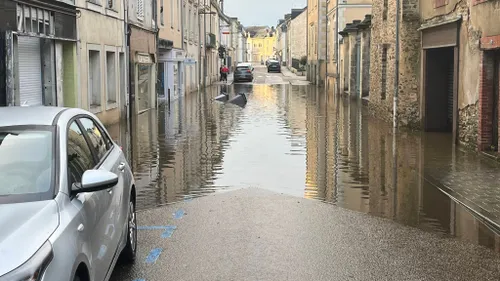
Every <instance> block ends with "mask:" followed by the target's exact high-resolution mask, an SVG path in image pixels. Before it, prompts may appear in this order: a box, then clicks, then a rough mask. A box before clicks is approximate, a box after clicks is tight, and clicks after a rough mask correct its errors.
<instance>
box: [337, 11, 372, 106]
mask: <svg viewBox="0 0 500 281" xmlns="http://www.w3.org/2000/svg"><path fill="white" fill-rule="evenodd" d="M370 25H371V15H366V16H365V19H364V20H363V21H361V20H355V21H353V22H352V23H348V24H347V25H346V27H345V28H344V30H342V31H341V32H340V35H341V36H342V51H341V56H340V57H339V60H340V64H341V65H342V67H341V68H340V71H339V73H340V75H339V78H340V81H341V85H340V87H341V88H340V89H341V90H342V93H344V94H347V95H348V96H350V97H352V98H359V99H361V98H367V97H368V96H369V94H370V37H371V29H370Z"/></svg>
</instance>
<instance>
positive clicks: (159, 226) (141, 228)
mask: <svg viewBox="0 0 500 281" xmlns="http://www.w3.org/2000/svg"><path fill="white" fill-rule="evenodd" d="M168 227H171V226H169V225H158V226H138V227H137V230H164V229H167V228H168Z"/></svg>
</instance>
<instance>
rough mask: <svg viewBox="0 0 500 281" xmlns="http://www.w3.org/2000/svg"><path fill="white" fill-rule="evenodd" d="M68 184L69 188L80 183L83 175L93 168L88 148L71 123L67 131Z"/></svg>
mask: <svg viewBox="0 0 500 281" xmlns="http://www.w3.org/2000/svg"><path fill="white" fill-rule="evenodd" d="M67 153H68V183H69V187H70V188H71V186H72V185H73V184H74V183H79V182H81V181H82V176H83V173H84V172H85V171H87V170H91V169H93V168H94V166H95V162H94V158H93V156H92V152H91V151H90V147H89V145H88V143H87V141H86V140H85V137H84V135H83V132H82V130H80V127H78V124H77V123H76V122H75V121H73V123H71V126H70V127H69V129H68V148H67Z"/></svg>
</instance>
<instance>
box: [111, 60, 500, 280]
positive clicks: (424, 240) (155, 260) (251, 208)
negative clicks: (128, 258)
mask: <svg viewBox="0 0 500 281" xmlns="http://www.w3.org/2000/svg"><path fill="white" fill-rule="evenodd" d="M304 84H306V83H305V82H304V79H303V78H297V77H293V76H291V75H289V73H285V75H284V74H274V73H273V74H268V73H266V72H265V71H264V69H263V68H260V67H257V69H256V75H255V80H254V82H253V83H241V84H236V85H233V87H234V90H233V92H239V91H247V92H249V93H250V95H251V96H250V100H249V103H251V104H250V106H249V107H247V108H246V109H241V108H235V107H230V106H228V105H214V104H212V103H209V105H207V102H206V101H205V102H204V101H203V100H200V99H198V98H196V100H195V98H192V99H193V100H192V101H189V100H188V99H186V100H179V101H178V102H177V106H178V108H177V109H176V108H174V109H170V108H169V109H170V110H173V111H176V110H177V111H178V112H181V113H180V114H184V115H186V116H190V118H189V119H186V121H184V123H182V122H180V121H175V122H169V121H168V120H172V119H174V118H177V116H175V115H174V116H173V117H168V116H164V115H161V114H162V113H160V114H159V115H151V116H148V115H143V116H142V117H140V118H143V119H145V121H144V120H143V121H140V122H139V124H141V125H140V126H139V128H140V130H141V131H140V132H142V133H138V134H133V135H136V136H138V138H137V139H136V140H133V141H132V142H133V143H134V144H135V146H134V147H135V148H134V150H133V154H134V155H131V156H130V159H132V164H133V166H134V171H135V176H136V181H137V184H138V186H139V188H140V190H139V193H140V197H139V198H138V200H139V201H138V208H139V209H140V212H139V214H138V224H139V226H140V230H139V236H138V239H139V245H138V247H139V251H138V256H137V260H136V262H135V264H134V265H133V266H124V265H117V267H116V268H115V271H114V273H113V276H112V278H111V280H112V281H118V280H120V281H129V280H130V281H154V280H498V279H499V278H500V277H499V276H500V256H499V255H498V254H497V253H495V252H494V251H492V250H490V249H488V248H491V249H497V248H499V247H500V246H499V245H500V239H499V237H498V235H496V234H492V233H491V231H490V230H488V229H487V228H485V227H484V226H483V225H481V224H480V223H478V222H477V221H476V220H475V218H473V217H472V216H471V215H470V214H469V213H468V212H467V211H466V210H464V209H463V208H462V207H460V206H459V205H457V204H456V203H455V202H453V200H450V199H449V198H448V197H447V196H445V195H444V194H443V193H441V192H440V191H439V190H437V189H436V188H435V187H434V186H429V185H426V184H424V185H418V184H416V183H417V182H421V181H418V175H416V174H415V171H417V172H418V171H419V170H418V169H419V165H420V164H418V163H419V161H417V160H418V159H419V157H422V156H419V155H421V154H423V153H415V147H419V145H420V142H421V141H420V139H419V138H416V137H414V136H411V135H407V134H402V135H401V136H399V137H398V140H393V141H398V147H399V148H398V154H397V158H396V159H397V161H399V162H402V163H404V165H406V166H408V167H407V169H406V171H405V170H400V169H399V168H401V165H393V164H391V165H390V160H391V158H392V157H391V154H390V153H389V152H388V151H386V149H385V147H390V146H392V145H391V139H390V138H389V137H388V136H389V135H390V132H385V131H386V126H384V125H381V123H379V122H376V121H368V119H367V118H366V117H362V116H364V115H362V113H361V111H360V110H354V108H352V109H351V107H350V106H348V107H347V108H346V107H343V109H342V107H341V108H340V110H338V109H337V110H336V111H335V112H338V113H335V114H336V117H335V118H332V120H339V121H338V122H337V121H335V122H330V123H329V121H328V120H326V121H325V120H324V118H325V115H329V113H328V112H327V111H326V110H327V109H325V108H323V107H322V105H321V104H322V103H323V102H322V101H321V100H313V101H312V102H310V101H311V98H308V102H307V103H306V102H303V99H304V98H303V97H302V96H298V95H297V94H296V93H295V91H297V89H299V90H300V89H302V90H304V88H300V87H303V86H296V85H304ZM287 85H290V86H287ZM283 87H294V88H290V90H291V94H290V95H289V94H286V96H283V94H280V93H281V91H282V89H283V90H285V88H283ZM297 87H299V88H297ZM214 91H215V92H214V93H210V94H209V95H211V96H214V97H215V96H217V94H218V92H219V88H215V90H214ZM232 94H233V95H234V93H232ZM252 95H253V96H252ZM294 96H295V98H293V97H294ZM283 97H286V98H287V101H286V102H283V101H282V98H283ZM288 99H289V100H288ZM315 99H318V97H316V98H315ZM273 103H276V104H278V106H277V107H273V106H271V104H273ZM283 104H284V105H283ZM195 105H196V106H195ZM190 108H191V109H190ZM190 110H191V111H190ZM177 111H176V112H177ZM242 112H246V113H244V114H243V113H242ZM332 112H333V111H332ZM180 114H179V115H180ZM281 114H284V115H286V116H285V117H286V118H287V120H288V121H286V122H285V121H282V120H280V118H281V117H280V115H281ZM245 115H248V116H245ZM249 116H251V117H249ZM348 117H349V118H348ZM342 118H344V119H342ZM347 118H348V119H347ZM162 119H165V120H167V122H166V124H165V125H163V124H162V121H158V120H162ZM177 119H178V118H177ZM270 120H272V121H273V122H278V124H279V125H280V126H282V127H283V128H286V132H284V131H283V129H281V128H280V127H275V126H274V125H272V122H270ZM276 120H277V121H276ZM341 120H347V121H345V125H343V126H344V127H339V123H340V121H341ZM176 122H177V123H176ZM342 122H344V121H342ZM213 127H216V128H217V130H213ZM367 127H369V128H370V129H369V130H370V133H369V134H367V135H368V137H366V135H365V137H363V138H362V137H361V135H358V129H359V131H361V128H363V130H367V129H366V128H367ZM335 128H337V129H335ZM339 128H340V129H339ZM342 128H344V129H342ZM200 131H205V132H206V133H201V134H200V133H199V132H200ZM180 132H183V133H180ZM306 132H307V133H306ZM324 132H326V135H325V134H324ZM328 132H330V135H332V136H333V135H335V136H333V137H332V136H330V135H329V133H328ZM332 132H333V133H332ZM366 133H367V132H366ZM386 133H387V134H386ZM146 134H150V135H151V136H150V137H149V138H148V137H147V135H146ZM155 134H156V135H155ZM252 134H253V135H252ZM386 135H387V137H386ZM283 136H287V138H286V142H288V143H290V144H291V145H290V144H287V143H286V142H282V140H281V139H278V137H283ZM386 138H387V140H386ZM372 139H373V140H372ZM343 141H344V142H343ZM162 142H165V143H166V144H162ZM259 142H261V145H259ZM280 143H282V144H283V145H282V147H281V148H280V145H279V144H280ZM368 143H369V144H370V145H372V144H374V145H373V147H375V149H374V148H371V149H370V150H366V151H365V149H366V147H367V144H368ZM435 143H438V142H435ZM343 144H345V146H343ZM334 145H335V146H339V148H337V149H336V150H334V149H332V148H331V147H333V146H334ZM198 146H199V148H198ZM251 147H258V148H259V149H254V150H251V151H249V148H251ZM157 151H159V152H157ZM332 151H339V152H340V155H341V156H342V158H338V157H337V156H335V155H332V154H331V153H332ZM417 151H418V150H417ZM250 152H251V153H250ZM280 155H281V156H280ZM365 155H368V156H369V157H365ZM181 156H182V157H181ZM266 157H267V158H266ZM427 158H430V157H427ZM162 159H170V160H167V161H166V162H165V163H164V164H162V163H161V161H162ZM221 159H222V160H221ZM263 159H264V160H263ZM415 159H417V160H415ZM304 160H305V163H304V162H303V161H304ZM301 161H302V163H301ZM414 163H416V164H414ZM304 164H305V165H304ZM412 165H414V166H412ZM386 166H387V167H386ZM390 166H393V167H395V169H396V168H397V167H399V168H398V169H397V174H396V170H394V172H393V173H394V174H396V178H395V177H394V176H393V175H392V174H391V173H392V172H391V170H390ZM327 167H329V168H327ZM330 168H331V169H332V170H331V171H330ZM304 170H305V173H304ZM368 171H369V172H370V173H369V174H368ZM337 173H339V175H337ZM304 174H305V175H304ZM157 175H161V176H157ZM301 175H302V176H301ZM331 175H335V176H334V177H332V176H331ZM397 176H399V177H397ZM392 179H396V184H397V186H398V188H395V187H393V186H391V184H390V183H389V182H390V181H391V180H392ZM304 182H305V186H304ZM332 186H333V189H332ZM306 198H307V199H306ZM368 198H369V200H368ZM310 199H314V200H310ZM325 202H326V203H331V204H326V203H325ZM365 213H368V214H365ZM369 214H371V215H369ZM373 215H375V216H373ZM452 236H454V237H458V238H460V239H456V238H452ZM470 242H473V243H470ZM484 246H486V247H484ZM487 247H488V248H487Z"/></svg>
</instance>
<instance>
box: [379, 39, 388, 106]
mask: <svg viewBox="0 0 500 281" xmlns="http://www.w3.org/2000/svg"><path fill="white" fill-rule="evenodd" d="M386 94H387V46H386V45H384V46H383V47H382V88H381V97H380V98H381V99H382V100H385V97H386Z"/></svg>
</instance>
